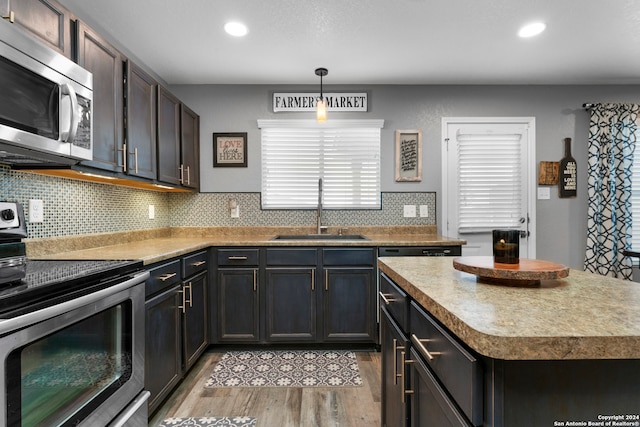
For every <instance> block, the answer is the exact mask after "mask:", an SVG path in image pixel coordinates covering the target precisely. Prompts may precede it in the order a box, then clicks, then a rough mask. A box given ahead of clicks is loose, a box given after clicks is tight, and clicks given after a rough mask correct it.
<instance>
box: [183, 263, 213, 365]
mask: <svg viewBox="0 0 640 427" xmlns="http://www.w3.org/2000/svg"><path fill="white" fill-rule="evenodd" d="M181 294H182V296H183V297H184V299H183V301H182V307H184V308H183V309H182V348H183V352H184V355H183V360H184V370H185V372H186V371H187V370H189V368H191V366H193V364H194V363H195V362H196V361H197V360H198V357H200V355H201V354H202V353H203V352H204V350H205V349H206V348H207V344H208V343H209V341H208V332H207V324H208V319H207V311H208V305H209V301H208V299H207V274H206V272H203V273H200V274H198V275H196V276H194V277H192V278H190V279H188V280H186V281H185V282H184V284H183V286H182V292H181Z"/></svg>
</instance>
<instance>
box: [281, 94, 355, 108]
mask: <svg viewBox="0 0 640 427" xmlns="http://www.w3.org/2000/svg"><path fill="white" fill-rule="evenodd" d="M319 96H320V93H319V92H318V93H310V92H274V94H273V112H274V113H279V112H285V111H286V112H301V111H315V109H316V99H318V97H319ZM322 96H324V99H325V100H326V101H327V111H365V112H366V111H367V92H357V93H346V92H345V93H343V92H337V93H323V94H322Z"/></svg>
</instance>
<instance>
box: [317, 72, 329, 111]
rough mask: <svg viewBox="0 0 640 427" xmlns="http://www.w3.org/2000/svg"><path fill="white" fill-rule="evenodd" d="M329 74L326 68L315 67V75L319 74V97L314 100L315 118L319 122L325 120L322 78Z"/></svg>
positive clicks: (325, 105) (325, 106)
mask: <svg viewBox="0 0 640 427" xmlns="http://www.w3.org/2000/svg"><path fill="white" fill-rule="evenodd" d="M327 74H329V70H327V69H326V68H316V76H320V97H319V98H318V99H317V100H316V120H318V121H319V122H326V121H327V101H325V99H324V96H323V94H322V78H323V77H324V76H326V75H327Z"/></svg>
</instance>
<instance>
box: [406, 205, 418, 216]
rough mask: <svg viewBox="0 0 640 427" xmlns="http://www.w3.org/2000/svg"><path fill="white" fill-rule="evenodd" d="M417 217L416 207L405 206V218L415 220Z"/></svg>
mask: <svg viewBox="0 0 640 427" xmlns="http://www.w3.org/2000/svg"><path fill="white" fill-rule="evenodd" d="M415 216H416V205H404V217H405V218H415Z"/></svg>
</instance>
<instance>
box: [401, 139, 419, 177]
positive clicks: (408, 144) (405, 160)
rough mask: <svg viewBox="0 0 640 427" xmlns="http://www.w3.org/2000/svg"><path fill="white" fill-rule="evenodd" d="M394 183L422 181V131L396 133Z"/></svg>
mask: <svg viewBox="0 0 640 427" xmlns="http://www.w3.org/2000/svg"><path fill="white" fill-rule="evenodd" d="M396 181H397V182H403V181H406V182H418V181H422V131H421V130H397V131H396Z"/></svg>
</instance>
